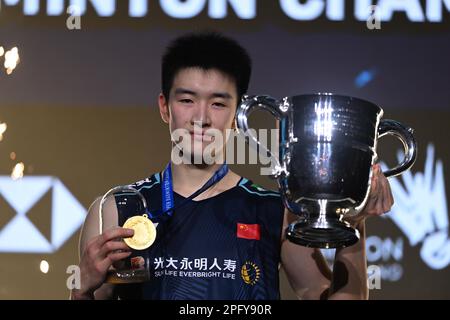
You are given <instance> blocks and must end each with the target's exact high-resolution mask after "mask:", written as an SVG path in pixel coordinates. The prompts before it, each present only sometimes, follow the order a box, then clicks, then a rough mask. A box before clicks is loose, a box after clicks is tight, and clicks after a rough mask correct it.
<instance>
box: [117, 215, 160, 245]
mask: <svg viewBox="0 0 450 320" xmlns="http://www.w3.org/2000/svg"><path fill="white" fill-rule="evenodd" d="M123 227H124V228H127V229H133V230H134V235H133V237H131V238H124V239H123V241H125V243H126V244H127V245H128V246H129V247H130V248H132V249H135V250H144V249H147V248H148V247H150V246H151V245H152V244H153V242H154V241H155V239H156V228H155V225H154V224H153V222H152V221H151V220H150V219H149V218H148V217H147V215H146V214H144V215H142V216H134V217H131V218H128V220H127V221H125V223H124V225H123Z"/></svg>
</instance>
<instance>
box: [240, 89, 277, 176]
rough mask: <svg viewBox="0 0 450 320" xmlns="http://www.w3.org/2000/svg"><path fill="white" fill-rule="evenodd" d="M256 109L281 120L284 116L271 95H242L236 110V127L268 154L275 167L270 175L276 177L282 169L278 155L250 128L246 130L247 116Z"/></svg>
mask: <svg viewBox="0 0 450 320" xmlns="http://www.w3.org/2000/svg"><path fill="white" fill-rule="evenodd" d="M258 109H263V110H266V111H269V112H270V113H271V114H272V115H273V116H274V117H275V118H277V119H278V120H281V118H283V116H284V115H283V112H282V111H281V110H280V102H279V101H278V100H276V99H275V98H273V97H271V96H248V95H244V96H243V97H242V101H241V104H240V105H239V107H238V109H237V111H236V123H237V128H238V129H239V131H240V133H241V134H243V136H244V137H245V138H246V139H251V140H252V141H253V142H255V143H256V144H257V146H258V147H259V148H260V149H262V150H263V151H265V152H266V154H267V155H270V158H271V160H272V161H273V162H274V163H275V168H274V170H273V171H272V175H273V176H274V177H275V178H278V177H279V176H280V175H281V173H282V172H283V171H284V170H283V168H282V166H281V164H280V161H279V159H278V157H277V156H276V155H274V154H273V153H272V152H271V151H270V150H269V149H267V148H266V146H264V145H263V144H261V143H260V142H259V141H258V139H257V138H256V137H255V135H254V134H253V133H252V132H251V130H250V131H249V130H248V122H247V120H248V117H249V116H250V114H251V113H252V112H253V111H255V110H258Z"/></svg>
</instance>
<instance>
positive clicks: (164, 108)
mask: <svg viewBox="0 0 450 320" xmlns="http://www.w3.org/2000/svg"><path fill="white" fill-rule="evenodd" d="M158 104H159V113H160V114H161V119H162V120H163V121H164V122H165V123H169V119H170V111H169V101H168V100H167V99H166V97H165V96H164V95H163V94H162V93H160V94H159V97H158Z"/></svg>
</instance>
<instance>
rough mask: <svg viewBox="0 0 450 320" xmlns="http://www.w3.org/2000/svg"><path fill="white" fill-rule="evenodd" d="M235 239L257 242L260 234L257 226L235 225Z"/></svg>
mask: <svg viewBox="0 0 450 320" xmlns="http://www.w3.org/2000/svg"><path fill="white" fill-rule="evenodd" d="M237 237H238V238H243V239H251V240H259V239H260V238H261V232H260V228H259V224H245V223H239V222H238V224H237Z"/></svg>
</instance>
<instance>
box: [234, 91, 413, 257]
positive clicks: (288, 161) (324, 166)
mask: <svg viewBox="0 0 450 320" xmlns="http://www.w3.org/2000/svg"><path fill="white" fill-rule="evenodd" d="M257 109H264V110H266V111H269V112H270V113H271V114H272V115H274V116H275V117H276V118H277V119H278V120H279V128H280V135H279V150H278V154H276V155H275V154H272V153H271V152H270V151H269V150H268V149H267V148H266V147H265V146H263V145H262V144H261V143H259V142H258V140H257V138H256V137H255V136H254V135H253V134H252V132H251V130H250V131H249V130H248V123H247V118H248V116H249V115H250V113H251V112H252V111H254V110H257ZM382 116H383V110H382V109H381V108H380V107H378V106H377V105H375V104H373V103H371V102H368V101H365V100H362V99H358V98H353V97H347V96H341V95H334V94H330V93H319V94H309V95H298V96H293V97H286V98H284V99H283V100H281V101H279V100H276V99H274V98H272V97H269V96H245V97H244V98H243V100H242V103H241V104H240V106H239V107H238V110H237V124H238V128H239V129H240V130H241V132H243V133H244V135H245V136H246V137H247V138H249V139H252V140H254V142H256V143H257V144H258V146H259V147H260V148H261V149H263V150H266V151H267V152H268V154H270V155H271V158H272V161H273V164H274V166H273V171H272V175H273V176H274V177H275V178H277V181H278V186H279V190H280V192H281V195H282V198H283V203H284V205H285V207H286V208H288V209H289V210H290V211H292V212H293V213H294V214H296V215H298V216H299V217H300V219H299V220H298V221H297V222H295V223H292V224H291V225H290V226H289V228H288V229H287V231H286V232H287V234H286V235H287V238H288V239H289V240H290V241H292V242H294V243H297V244H300V245H303V246H308V247H316V248H337V247H345V246H351V245H353V244H354V243H356V242H357V241H358V240H359V232H358V230H355V229H353V228H352V227H351V226H350V224H349V223H348V222H346V221H345V219H344V218H345V217H351V216H355V215H357V214H358V213H359V212H360V211H361V210H362V208H363V207H364V206H365V204H366V201H367V199H368V195H369V191H370V181H371V175H372V172H371V167H372V165H373V164H374V163H375V161H376V159H377V149H376V148H377V142H378V138H380V137H382V136H384V135H393V136H395V137H397V138H398V139H400V141H401V142H402V144H403V146H404V150H405V156H404V159H403V161H402V162H401V163H400V164H398V165H397V166H396V167H394V168H392V169H389V170H387V171H385V172H383V173H384V175H385V176H386V177H390V176H397V175H399V174H401V173H402V172H404V171H405V170H408V169H409V168H411V166H412V165H413V164H414V161H415V159H416V150H417V148H416V141H415V139H414V136H413V130H412V129H411V128H409V127H406V126H404V125H403V124H401V123H400V122H397V121H394V120H385V119H382Z"/></svg>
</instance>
